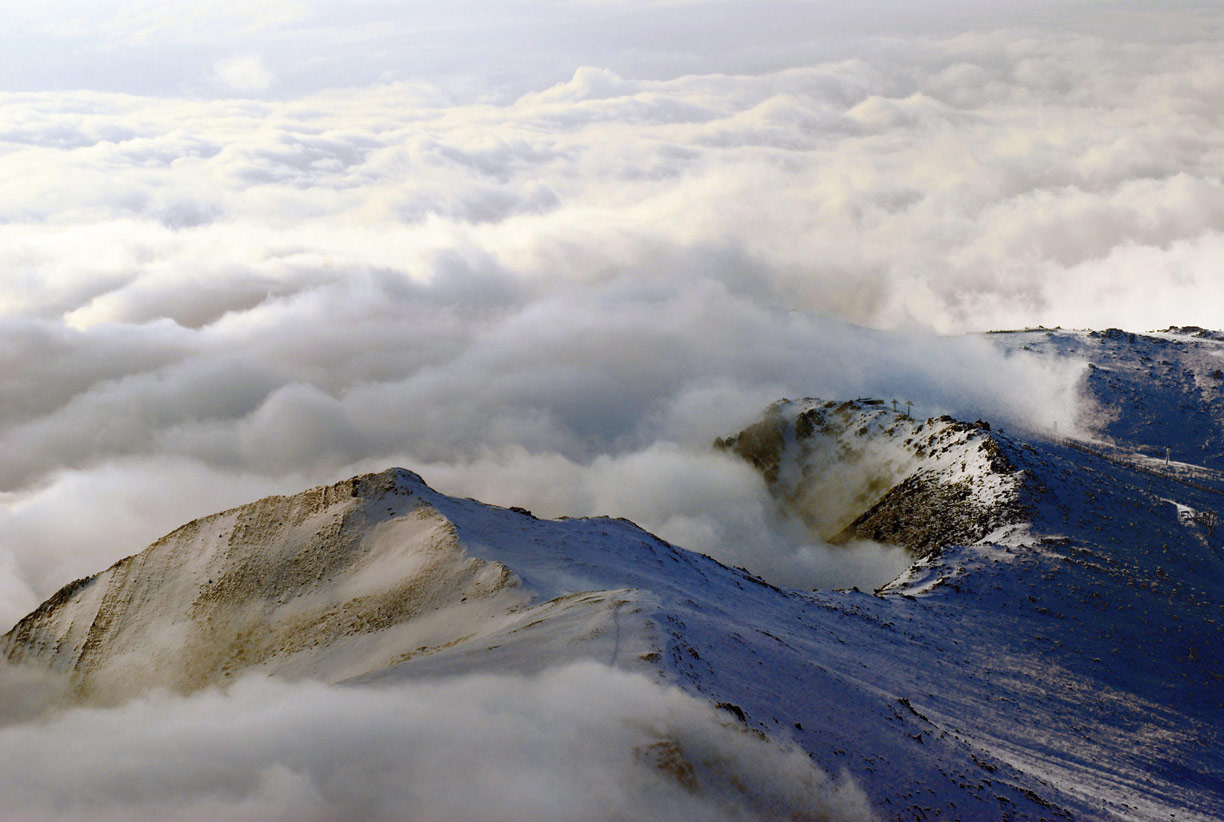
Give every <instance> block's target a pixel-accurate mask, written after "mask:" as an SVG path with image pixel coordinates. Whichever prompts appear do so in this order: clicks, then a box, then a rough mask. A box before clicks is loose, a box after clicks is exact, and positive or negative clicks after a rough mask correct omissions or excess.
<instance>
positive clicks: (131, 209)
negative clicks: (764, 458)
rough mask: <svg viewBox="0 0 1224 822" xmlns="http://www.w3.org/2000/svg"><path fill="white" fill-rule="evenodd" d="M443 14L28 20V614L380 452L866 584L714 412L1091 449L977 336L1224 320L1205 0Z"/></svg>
mask: <svg viewBox="0 0 1224 822" xmlns="http://www.w3.org/2000/svg"><path fill="white" fill-rule="evenodd" d="M428 5H429V4H411V3H410V4H403V3H383V2H366V3H361V4H343V8H342V7H341V5H340V4H329V3H298V2H290V1H289V0H276V2H253V3H247V4H243V6H242V7H241V8H240V9H239V8H238V7H234V6H232V4H221V3H206V2H204V3H195V4H191V5H190V6H188V5H186V4H166V3H152V2H128V3H125V4H122V5H121V8H120V9H119V10H116V9H115V8H113V7H109V6H102V5H97V4H90V5H86V4H83V3H79V2H75V0H57V2H47V3H40V4H38V5H37V6H36V5H34V4H24V3H22V4H17V8H16V9H14V10H12V12H11V15H12V16H11V18H10V19H11V20H12V26H10V27H8V30H7V31H6V32H5V33H4V34H3V35H2V36H0V43H3V44H4V45H6V50H5V54H4V56H3V57H2V58H0V68H2V69H3V70H4V72H5V73H6V76H8V77H10V78H11V79H12V82H11V83H8V84H7V86H6V87H7V88H9V89H11V90H10V91H7V92H5V93H3V94H0V272H3V276H0V622H4V623H6V624H11V623H12V622H14V621H15V620H16V619H18V618H19V617H20V616H22V615H23V614H24V613H26V612H28V611H29V610H30V609H32V608H33V607H35V606H36V605H37V604H38V603H39V602H40V601H42V600H43V599H45V598H46V597H47V596H48V595H50V594H51V593H52V592H54V591H55V590H56V589H57V588H59V587H60V586H61V585H63V584H64V583H66V582H68V581H69V580H71V579H74V578H76V577H80V576H84V575H86V574H89V573H92V572H94V571H97V570H99V569H101V568H103V567H105V566H106V565H108V564H109V563H111V562H113V561H115V560H117V559H119V558H120V557H122V556H125V555H127V554H130V553H133V552H134V551H136V550H138V549H139V548H140V547H142V546H143V545H145V544H147V543H148V542H150V541H152V540H153V539H155V538H156V537H158V536H160V535H161V534H163V533H165V532H167V531H169V530H170V529H172V528H173V527H175V526H177V525H179V524H181V523H183V522H185V521H187V520H189V519H191V518H193V517H196V516H201V515H204V514H208V513H211V512H213V511H216V510H219V509H221V508H224V507H227V506H232V505H237V504H241V503H244V502H248V501H250V500H252V499H255V498H257V497H260V496H262V495H265V494H269V493H293V492H296V491H299V490H301V489H303V488H306V487H308V486H311V485H316V484H320V483H324V482H330V481H334V480H336V479H339V478H342V477H345V476H348V475H351V474H353V473H357V472H359V471H363V470H381V469H383V468H386V467H388V466H390V465H393V464H398V465H403V466H405V467H408V468H411V469H413V470H416V471H418V472H419V473H421V474H422V475H423V476H424V478H425V479H426V480H427V481H428V482H430V483H431V484H432V485H434V486H435V487H436V488H438V489H439V490H442V491H444V492H447V493H452V494H459V495H463V496H473V497H476V498H479V499H483V500H486V501H489V502H494V503H498V504H503V505H523V506H526V507H528V508H530V509H532V510H534V511H535V512H536V513H537V514H539V515H544V516H559V515H587V514H609V515H615V516H626V517H629V518H631V519H633V520H635V521H636V522H638V523H639V524H641V525H642V526H643V527H645V528H647V529H649V530H652V531H654V532H656V533H659V534H660V535H662V536H663V537H665V538H668V539H670V540H672V541H674V542H676V543H678V544H680V545H683V546H685V547H689V548H693V549H697V550H701V551H704V552H707V553H709V554H711V555H713V556H715V557H717V558H719V559H723V560H726V561H729V562H733V563H735V564H737V565H745V566H747V567H748V568H750V569H752V570H754V571H757V572H758V573H761V574H764V575H765V576H767V577H768V578H770V579H772V580H774V581H777V582H780V583H783V584H788V585H796V586H803V587H830V586H835V585H849V584H855V581H856V580H859V579H865V578H868V577H870V575H871V573H873V572H874V573H876V574H878V573H879V568H878V567H874V566H875V565H876V563H874V562H871V561H866V562H865V559H864V558H865V557H867V555H866V554H859V555H857V557H856V558H854V559H851V558H850V557H851V555H850V554H846V553H845V552H842V553H836V552H831V549H829V548H828V547H827V546H821V545H819V544H818V541H814V540H812V539H811V538H810V535H805V534H803V533H801V532H800V531H799V530H798V529H797V528H796V526H795V523H793V522H789V521H787V520H786V519H785V518H784V517H781V516H780V515H779V513H778V511H777V509H776V506H775V505H774V503H773V502H772V501H771V500H770V499H769V497H768V494H767V493H766V491H765V489H764V487H763V485H762V483H761V481H760V478H759V477H758V476H757V475H756V474H755V473H754V472H753V471H752V470H751V469H750V468H749V467H748V466H747V465H745V464H742V463H740V462H738V461H736V460H735V459H733V458H731V457H729V456H727V455H723V454H719V453H716V452H714V451H713V450H712V449H711V448H710V443H711V442H712V440H713V439H714V438H715V437H717V436H725V435H727V434H731V433H734V432H735V431H737V430H739V429H740V428H742V427H743V426H744V425H746V424H747V423H749V422H751V421H752V420H753V419H754V418H755V417H756V416H757V415H758V414H759V413H760V411H761V410H762V409H763V408H764V407H765V405H766V404H767V403H769V402H771V401H773V400H775V399H777V398H779V397H783V396H788V397H801V396H821V397H827V398H838V399H840V398H845V397H855V396H879V397H883V398H886V399H889V398H898V399H901V400H912V401H913V402H914V403H915V405H916V408H915V413H916V414H919V415H922V416H926V415H929V414H937V413H944V412H947V413H953V414H956V415H958V416H962V417H969V418H975V417H983V418H986V419H989V420H991V421H993V422H995V423H1001V424H1003V425H1004V426H1013V427H1018V428H1019V427H1026V428H1035V429H1048V428H1051V427H1053V426H1054V425H1055V424H1058V425H1059V429H1060V430H1063V431H1066V430H1071V429H1072V428H1073V425H1074V421H1075V417H1076V405H1077V383H1078V380H1079V377H1080V375H1081V369H1082V367H1083V364H1081V363H1074V362H1054V361H1048V360H1042V359H1038V358H1036V357H1026V356H1024V355H1023V353H1021V354H1015V355H1011V356H1004V355H1003V354H1002V353H1000V352H999V351H998V350H997V349H995V348H994V347H993V346H992V345H991V344H990V342H989V339H988V338H985V337H982V336H977V335H968V334H966V332H976V331H983V330H987V329H991V328H1004V327H1016V326H1025V325H1034V324H1037V323H1044V324H1048V325H1055V324H1061V325H1075V326H1083V327H1106V326H1124V327H1129V328H1132V329H1136V330H1144V329H1148V328H1153V327H1159V326H1164V325H1169V324H1172V323H1178V324H1182V323H1197V324H1200V325H1205V326H1211V325H1214V326H1217V327H1218V326H1219V325H1220V321H1219V319H1218V316H1217V315H1216V314H1215V313H1214V312H1215V311H1216V310H1217V308H1216V307H1218V306H1219V305H1221V304H1224V279H1222V278H1220V277H1219V275H1218V261H1219V260H1220V259H1221V255H1222V253H1224V233H1222V232H1221V227H1222V226H1224V183H1222V182H1221V167H1222V165H1221V163H1222V160H1224V123H1222V122H1221V119H1222V118H1224V109H1221V107H1220V106H1219V100H1220V99H1221V97H1222V96H1224V57H1221V55H1224V50H1222V49H1221V48H1220V35H1221V31H1222V28H1221V19H1220V17H1219V15H1218V14H1214V13H1213V12H1212V11H1211V10H1210V8H1209V7H1207V6H1199V5H1196V4H1193V3H1182V4H1177V5H1174V6H1169V7H1167V8H1166V9H1165V10H1163V11H1160V12H1154V11H1150V10H1148V9H1145V8H1143V7H1142V4H1119V6H1118V8H1117V9H1115V10H1114V11H1113V12H1112V13H1111V14H1108V15H1102V14H1096V13H1095V12H1094V9H1095V6H1093V5H1092V4H1075V3H1061V4H1054V3H1033V4H1026V8H1025V9H1022V10H1015V9H1004V8H1002V7H1001V6H999V5H997V4H989V3H982V4H971V3H950V2H947V3H933V4H931V5H930V6H929V7H926V6H924V8H923V9H922V10H921V13H919V10H916V9H915V7H914V6H913V4H899V3H891V2H887V3H869V4H864V5H863V6H862V8H861V9H858V10H845V9H835V8H833V7H832V5H830V4H825V3H811V4H803V3H784V2H764V3H753V4H748V3H739V2H724V3H712V2H685V3H680V2H674V3H672V2H638V3H618V4H608V3H600V2H594V1H592V2H571V3H544V2H542V3H539V4H502V3H498V4H492V3H479V2H473V3H459V4H454V5H453V6H451V7H449V9H448V10H447V11H442V10H439V9H436V8H428V7H427V6H428ZM9 13H10V12H9V11H8V10H6V14H9ZM36 58H37V59H36ZM867 558H868V559H870V558H869V557H867ZM894 559H895V558H894ZM864 563H865V564H866V565H867V566H869V567H866V568H864V567H862V566H863V565H864ZM252 698H254V697H252ZM336 698H337V699H342V698H343V697H336ZM165 704H169V703H165ZM185 704H186V703H185ZM190 704H191V705H195V704H196V703H190ZM166 710H171V709H169V708H167V709H166ZM99 721H101V720H99ZM108 721H109V720H108ZM22 744H25V743H24V742H23V743H22ZM269 773H271V774H272V775H271V776H269V779H271V780H272V781H271V782H269V783H268V784H269V785H271V786H272V788H269V790H272V789H273V788H275V789H276V790H280V789H281V788H285V789H286V790H288V789H294V790H296V789H297V788H298V787H301V785H300V784H299V783H298V782H294V781H293V779H294V778H291V776H285V775H284V774H282V773H280V772H275V773H272V772H269ZM277 774H280V775H277ZM282 777H284V778H282ZM81 778H83V779H84V778H86V777H81ZM277 780H280V781H277ZM286 786H288V787H286ZM315 787H316V788H317V785H316V786H315ZM235 795H236V794H235ZM251 795H254V794H251ZM225 801H228V800H225ZM117 807H118V806H117Z"/></svg>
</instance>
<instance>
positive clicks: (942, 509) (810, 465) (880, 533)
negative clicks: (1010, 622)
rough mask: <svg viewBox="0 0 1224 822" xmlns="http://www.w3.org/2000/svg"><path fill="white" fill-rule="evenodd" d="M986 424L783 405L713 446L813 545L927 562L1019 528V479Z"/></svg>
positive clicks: (872, 403)
mask: <svg viewBox="0 0 1224 822" xmlns="http://www.w3.org/2000/svg"><path fill="white" fill-rule="evenodd" d="M1000 443H1001V440H1000V438H999V437H997V436H996V435H994V434H992V433H991V431H990V426H989V424H987V423H984V422H981V421H979V422H976V423H967V422H960V421H957V420H954V419H953V418H951V417H947V416H943V417H936V418H931V419H927V420H924V421H919V420H915V419H913V418H911V417H910V416H909V415H907V414H905V413H903V412H899V411H896V410H894V409H893V408H890V407H889V406H888V405H886V404H885V403H884V402H883V401H881V400H862V399H860V400H850V401H846V402H841V403H837V402H831V401H822V400H819V399H811V398H809V399H802V400H781V401H779V402H776V403H774V404H773V405H771V406H770V407H769V408H768V409H767V410H766V411H765V413H764V415H762V417H761V419H760V420H759V421H757V422H756V423H754V424H753V425H751V426H749V427H748V428H745V429H744V430H743V431H741V432H739V433H738V434H736V435H734V436H732V437H729V438H727V439H719V440H717V441H716V442H715V447H718V448H722V449H725V450H729V451H732V452H734V453H736V454H738V455H739V456H741V457H743V458H744V459H745V460H747V461H748V462H750V463H752V465H753V466H755V467H756V468H757V470H759V471H760V472H761V474H762V476H763V477H764V478H765V481H766V483H767V484H768V486H769V489H770V491H771V493H772V494H773V495H774V497H775V498H776V499H777V500H778V502H779V504H780V505H782V506H783V508H784V509H786V510H787V511H788V512H789V513H791V514H793V515H795V516H798V517H799V518H801V519H802V520H803V521H804V522H805V523H806V524H807V525H808V526H809V527H810V528H811V529H812V530H813V531H814V532H815V533H816V534H817V535H818V536H819V537H820V538H821V539H824V540H826V541H828V542H831V543H834V544H844V543H848V542H851V541H853V540H855V539H868V540H873V541H875V542H883V543H888V544H891V545H900V546H903V547H905V548H907V549H908V550H909V551H910V552H912V553H913V554H914V555H915V556H918V557H922V556H927V555H929V554H930V553H932V552H934V551H937V550H939V549H940V548H941V547H943V546H946V545H951V544H972V543H975V542H978V541H980V540H982V539H985V538H986V537H987V536H988V535H989V534H991V533H992V532H994V531H996V530H998V529H1000V528H1002V527H1005V526H1007V525H1013V524H1016V523H1019V522H1022V521H1023V520H1024V516H1025V506H1024V505H1023V504H1022V502H1021V496H1022V495H1021V487H1022V485H1023V483H1024V480H1025V478H1026V476H1027V475H1026V474H1025V473H1024V472H1023V471H1020V470H1018V469H1017V467H1016V466H1015V465H1014V464H1013V462H1012V460H1010V459H1009V458H1008V456H1007V454H1006V451H1005V448H1004V447H1003V446H1002V445H1001V444H1000Z"/></svg>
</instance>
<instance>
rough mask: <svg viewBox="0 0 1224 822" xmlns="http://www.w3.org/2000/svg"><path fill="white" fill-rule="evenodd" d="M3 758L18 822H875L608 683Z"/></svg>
mask: <svg viewBox="0 0 1224 822" xmlns="http://www.w3.org/2000/svg"><path fill="white" fill-rule="evenodd" d="M12 677H13V672H12V671H9V670H5V669H3V668H0V692H2V693H4V694H5V695H6V696H8V695H9V694H10V693H12V692H14V691H15V690H17V689H18V688H20V687H21V686H22V685H24V684H25V683H18V684H16V685H12V684H10V682H9V680H10V679H12ZM3 719H4V717H3V716H0V721H3ZM69 751H70V752H71V755H66V752H69ZM0 752H2V754H3V756H4V760H5V762H7V763H9V764H8V766H6V768H5V769H4V772H3V773H2V774H0V793H3V795H4V796H5V809H6V810H5V812H6V814H16V817H15V818H37V819H40V820H52V819H74V820H76V819H88V820H119V819H167V818H173V819H184V820H187V819H201V820H202V819H216V818H225V819H243V820H272V819H319V820H323V819H336V818H346V819H353V818H360V819H488V820H494V819H496V820H520V819H521V820H528V819H573V818H575V817H582V818H589V819H626V820H634V819H642V820H646V819H659V818H668V819H712V820H735V819H765V818H779V819H781V818H791V817H792V815H800V814H806V815H809V816H810V817H811V818H821V819H824V818H829V819H836V820H869V819H871V818H872V816H871V813H870V811H869V810H868V807H867V803H866V801H865V799H864V797H863V794H862V793H861V792H860V791H859V789H858V788H857V787H856V786H855V785H854V784H853V783H852V782H851V781H850V780H849V779H848V778H844V779H841V780H833V779H831V778H830V777H828V776H827V775H826V774H824V773H822V772H821V771H820V770H819V769H817V768H816V767H815V766H814V765H813V764H812V762H811V760H810V759H809V758H808V757H807V756H806V755H805V754H803V753H802V752H801V751H800V750H799V749H797V748H795V747H793V746H791V745H789V744H786V743H784V742H776V743H770V742H766V741H764V740H762V739H761V738H759V737H758V736H756V735H754V734H752V733H750V732H749V731H747V730H746V729H743V728H741V727H738V726H736V725H735V723H734V721H733V720H732V719H730V718H729V716H728V715H717V714H716V712H715V711H714V709H713V708H711V707H710V706H708V705H706V704H705V703H703V702H701V701H699V700H697V699H695V698H693V697H690V696H686V695H685V694H683V693H682V692H680V691H679V690H677V689H674V688H665V687H662V686H659V685H657V684H654V683H652V682H650V681H649V680H647V679H646V678H645V677H643V676H641V675H629V674H625V673H622V672H619V671H615V670H611V669H608V668H606V667H604V666H602V665H596V664H594V663H585V664H578V665H571V666H568V667H565V668H560V669H554V670H550V671H547V672H545V673H543V674H540V675H538V676H534V677H531V678H524V677H514V676H493V675H489V676H470V677H465V678H459V679H448V680H440V681H437V682H421V683H408V684H401V685H396V686H390V687H381V688H370V687H361V688H357V687H352V688H341V687H333V686H325V685H321V684H317V683H309V682H299V683H286V682H276V681H273V680H268V679H260V678H248V679H246V680H244V681H241V682H238V683H235V684H234V685H233V686H232V687H231V688H229V689H228V690H227V691H225V692H221V691H215V690H210V691H205V692H201V693H199V694H196V695H194V696H191V697H175V696H171V695H169V694H165V693H158V694H154V695H152V696H149V697H147V698H144V699H141V700H137V701H134V702H131V703H128V704H126V705H123V706H121V707H118V708H111V709H74V710H66V711H60V712H52V713H50V714H49V715H46V716H44V717H43V719H42V720H41V721H39V722H37V723H27V724H16V725H10V726H8V727H0ZM686 763H687V767H686ZM805 818H807V817H806V816H805Z"/></svg>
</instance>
